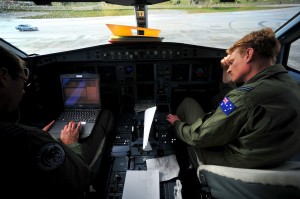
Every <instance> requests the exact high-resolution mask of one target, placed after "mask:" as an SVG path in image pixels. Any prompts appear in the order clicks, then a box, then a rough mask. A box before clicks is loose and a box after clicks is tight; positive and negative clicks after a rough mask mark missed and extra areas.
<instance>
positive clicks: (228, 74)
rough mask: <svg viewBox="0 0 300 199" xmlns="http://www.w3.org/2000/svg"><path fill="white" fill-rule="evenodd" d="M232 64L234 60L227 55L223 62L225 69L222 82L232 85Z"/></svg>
mask: <svg viewBox="0 0 300 199" xmlns="http://www.w3.org/2000/svg"><path fill="white" fill-rule="evenodd" d="M231 62H232V60H231V59H230V55H227V56H226V57H224V58H223V59H222V60H221V67H222V68H223V74H222V82H223V83H224V84H229V83H232V79H231V72H230V70H229V66H230V65H231Z"/></svg>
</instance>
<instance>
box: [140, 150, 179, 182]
mask: <svg viewBox="0 0 300 199" xmlns="http://www.w3.org/2000/svg"><path fill="white" fill-rule="evenodd" d="M146 164H147V169H148V170H159V176H160V181H161V182H162V181H167V180H171V179H172V178H175V177H178V174H179V169H180V168H179V165H178V162H177V159H176V156H175V155H169V156H164V157H161V158H154V159H147V160H146Z"/></svg>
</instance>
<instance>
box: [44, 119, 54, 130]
mask: <svg viewBox="0 0 300 199" xmlns="http://www.w3.org/2000/svg"><path fill="white" fill-rule="evenodd" d="M54 122H55V120H52V121H51V122H50V123H49V124H47V126H45V127H44V128H43V131H46V132H48V131H49V129H50V128H51V126H52V125H53V124H54Z"/></svg>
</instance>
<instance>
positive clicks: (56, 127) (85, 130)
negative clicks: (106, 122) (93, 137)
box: [48, 122, 94, 139]
mask: <svg viewBox="0 0 300 199" xmlns="http://www.w3.org/2000/svg"><path fill="white" fill-rule="evenodd" d="M66 124H68V123H67V122H55V123H54V124H53V126H52V127H51V128H50V130H49V131H48V132H49V134H50V135H51V136H52V137H54V138H60V132H61V130H62V129H63V128H64V126H65V125H66ZM93 127H94V123H81V126H80V132H79V138H80V139H82V138H86V137H88V136H89V135H90V133H89V132H92V130H93Z"/></svg>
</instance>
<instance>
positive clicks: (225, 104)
mask: <svg viewBox="0 0 300 199" xmlns="http://www.w3.org/2000/svg"><path fill="white" fill-rule="evenodd" d="M220 108H221V109H222V111H223V112H224V113H225V114H226V115H229V114H230V113H231V112H232V111H233V110H234V109H235V105H234V104H233V103H232V102H231V101H230V100H229V98H228V97H224V99H223V100H222V101H221V102H220Z"/></svg>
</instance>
